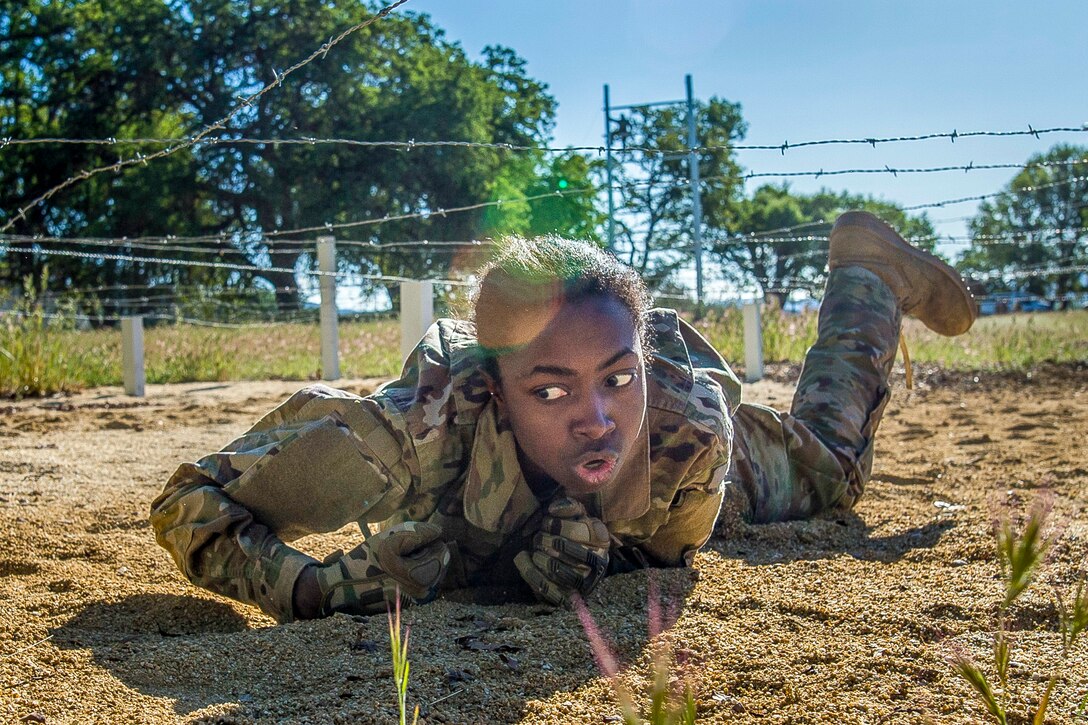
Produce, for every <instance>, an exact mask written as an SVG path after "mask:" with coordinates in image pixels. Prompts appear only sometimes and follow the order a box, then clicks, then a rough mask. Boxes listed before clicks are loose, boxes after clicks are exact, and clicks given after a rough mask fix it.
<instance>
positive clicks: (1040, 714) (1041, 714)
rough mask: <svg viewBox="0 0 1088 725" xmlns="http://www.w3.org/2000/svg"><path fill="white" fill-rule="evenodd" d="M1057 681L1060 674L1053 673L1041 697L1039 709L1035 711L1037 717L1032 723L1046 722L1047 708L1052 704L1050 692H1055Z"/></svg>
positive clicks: (1041, 724)
mask: <svg viewBox="0 0 1088 725" xmlns="http://www.w3.org/2000/svg"><path fill="white" fill-rule="evenodd" d="M1057 682H1058V676H1057V675H1051V676H1050V680H1048V681H1047V683H1046V691H1045V692H1044V693H1043V696H1042V697H1041V698H1039V709H1038V710H1036V711H1035V717H1034V718H1033V719H1032V721H1031V722H1032V725H1043V723H1045V722H1046V708H1047V706H1048V705H1050V693H1052V692H1054V685H1055V684H1056V683H1057Z"/></svg>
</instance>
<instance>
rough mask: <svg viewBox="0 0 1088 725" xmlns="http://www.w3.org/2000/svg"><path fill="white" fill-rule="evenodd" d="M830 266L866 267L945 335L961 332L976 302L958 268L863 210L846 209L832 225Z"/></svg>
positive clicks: (905, 308)
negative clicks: (912, 242) (924, 249)
mask: <svg viewBox="0 0 1088 725" xmlns="http://www.w3.org/2000/svg"><path fill="white" fill-rule="evenodd" d="M828 267H830V268H831V269H837V268H839V267H864V268H865V269H867V270H869V271H870V272H873V273H874V274H876V276H878V277H880V279H882V280H883V281H884V284H886V285H888V287H890V288H891V290H892V292H893V293H894V294H895V297H896V299H898V300H899V305H900V308H901V309H902V310H903V312H904V313H906V314H909V315H913V316H914V317H917V318H918V319H919V320H921V321H922V323H923V324H925V326H926V327H928V328H929V329H931V330H933V331H934V332H937V333H940V334H941V335H947V336H949V337H952V336H954V335H961V334H963V333H965V332H967V330H969V329H970V328H971V325H972V324H973V323H974V321H975V318H976V317H978V308H977V307H976V306H975V301H974V299H973V298H972V297H971V293H970V292H968V291H967V285H965V284H964V283H963V279H962V278H961V277H960V275H959V273H958V272H956V270H954V269H952V268H951V267H949V266H948V265H947V264H945V263H944V262H942V261H941V260H939V259H937V258H936V257H935V256H933V255H932V254H930V253H928V252H923V251H922V250H921V249H916V248H915V247H913V246H911V245H910V244H909V243H908V242H907V241H906V240H905V239H903V237H901V236H899V234H898V233H897V232H896V231H895V230H894V229H892V228H891V227H890V226H888V225H887V224H885V223H884V222H882V221H881V220H880V219H877V218H876V217H875V216H873V215H872V214H870V213H869V212H865V211H848V212H846V213H845V214H843V215H841V216H840V217H839V218H838V219H837V220H836V221H835V226H834V227H833V228H832V230H831V252H830V255H829V257H828Z"/></svg>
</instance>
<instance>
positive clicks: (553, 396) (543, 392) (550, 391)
mask: <svg viewBox="0 0 1088 725" xmlns="http://www.w3.org/2000/svg"><path fill="white" fill-rule="evenodd" d="M533 395H535V396H536V397H538V398H540V399H541V400H559V399H560V398H562V397H563V396H564V395H568V393H567V391H566V390H563V389H562V388H561V387H559V386H558V385H549V386H548V387H546V388H537V389H536V390H534V391H533Z"/></svg>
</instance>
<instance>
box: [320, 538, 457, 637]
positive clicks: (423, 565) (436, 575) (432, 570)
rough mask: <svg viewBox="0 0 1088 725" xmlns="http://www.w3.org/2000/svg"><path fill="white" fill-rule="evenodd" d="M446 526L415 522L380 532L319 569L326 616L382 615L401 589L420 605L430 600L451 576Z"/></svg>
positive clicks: (322, 607) (322, 600)
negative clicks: (445, 532) (444, 539)
mask: <svg viewBox="0 0 1088 725" xmlns="http://www.w3.org/2000/svg"><path fill="white" fill-rule="evenodd" d="M441 536H442V529H441V528H439V527H438V526H436V525H434V524H430V523H426V522H414V521H409V522H406V523H403V524H398V525H396V526H394V527H392V528H390V529H387V530H386V531H383V532H381V533H380V534H376V535H374V536H372V537H370V538H369V539H367V540H366V541H364V542H363V543H361V544H359V545H358V546H357V547H355V548H354V549H352V550H351V551H349V552H348V553H346V554H342V555H340V556H339V557H338V558H336V559H335V560H334V561H332V562H330V563H328V564H326V565H325V566H322V567H319V568H318V570H317V581H318V586H319V588H320V590H321V602H322V603H321V614H323V615H329V614H332V613H334V612H344V613H347V614H378V613H381V612H384V611H385V607H386V602H387V601H389V600H391V599H392V598H393V597H394V596H395V594H394V592H395V591H396V590H397V588H398V587H399V589H400V591H401V593H402V594H403V595H404V596H406V597H408V598H409V599H410V600H411V601H413V602H415V603H417V604H420V603H423V602H427V601H430V600H431V599H433V598H434V596H435V594H436V593H437V592H438V586H439V584H441V582H442V578H443V577H444V576H445V575H446V568H447V567H448V566H449V563H450V550H449V547H448V546H447V545H446V542H444V541H442V539H441Z"/></svg>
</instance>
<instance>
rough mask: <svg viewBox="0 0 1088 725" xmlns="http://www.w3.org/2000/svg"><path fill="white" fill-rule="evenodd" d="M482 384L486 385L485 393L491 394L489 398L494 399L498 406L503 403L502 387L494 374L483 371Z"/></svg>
mask: <svg viewBox="0 0 1088 725" xmlns="http://www.w3.org/2000/svg"><path fill="white" fill-rule="evenodd" d="M484 383H485V384H486V385H487V392H489V393H491V396H492V397H493V398H495V400H496V401H498V402H499V403H500V404H502V403H505V402H506V401H504V400H503V397H502V385H501V384H500V383H499V381H498V379H497V378H496V376H495V375H494V374H492V373H491V372H490V371H488V370H484Z"/></svg>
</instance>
